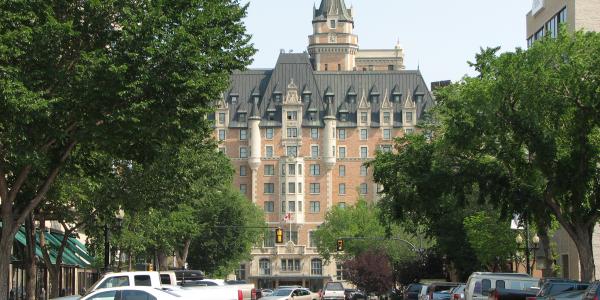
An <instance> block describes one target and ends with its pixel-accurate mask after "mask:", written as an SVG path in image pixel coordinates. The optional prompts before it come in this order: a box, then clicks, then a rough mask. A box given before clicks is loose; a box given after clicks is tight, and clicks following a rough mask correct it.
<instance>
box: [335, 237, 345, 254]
mask: <svg viewBox="0 0 600 300" xmlns="http://www.w3.org/2000/svg"><path fill="white" fill-rule="evenodd" d="M335 250H336V251H338V252H341V251H344V240H342V239H338V240H337V247H336V248H335Z"/></svg>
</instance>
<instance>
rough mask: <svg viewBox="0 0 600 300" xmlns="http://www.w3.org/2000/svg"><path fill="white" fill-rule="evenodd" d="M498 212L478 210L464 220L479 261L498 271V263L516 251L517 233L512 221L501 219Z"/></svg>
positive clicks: (470, 242) (489, 268) (507, 258)
mask: <svg viewBox="0 0 600 300" xmlns="http://www.w3.org/2000/svg"><path fill="white" fill-rule="evenodd" d="M499 219H500V214H498V213H497V212H496V213H494V212H484V211H481V212H477V213H475V214H473V215H471V216H469V217H467V218H465V220H464V226H465V229H466V231H467V237H468V240H469V244H470V245H471V247H472V248H473V250H474V251H475V254H476V255H477V259H478V260H479V262H480V263H481V264H482V265H484V266H485V267H487V269H488V271H491V272H494V271H498V267H499V266H498V264H499V263H501V262H505V261H507V260H509V259H510V258H511V257H512V256H513V255H514V254H515V252H516V250H517V245H516V242H515V237H516V234H515V233H514V232H513V230H512V229H511V228H510V221H504V222H502V221H499Z"/></svg>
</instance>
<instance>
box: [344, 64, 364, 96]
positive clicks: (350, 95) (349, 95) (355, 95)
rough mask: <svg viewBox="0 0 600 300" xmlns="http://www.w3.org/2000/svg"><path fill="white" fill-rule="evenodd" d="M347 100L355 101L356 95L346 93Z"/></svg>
mask: <svg viewBox="0 0 600 300" xmlns="http://www.w3.org/2000/svg"><path fill="white" fill-rule="evenodd" d="M363 71H364V70H363ZM348 102H350V103H355V102H356V95H348Z"/></svg>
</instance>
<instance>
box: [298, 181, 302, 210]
mask: <svg viewBox="0 0 600 300" xmlns="http://www.w3.org/2000/svg"><path fill="white" fill-rule="evenodd" d="M298 194H302V182H298ZM300 211H302V209H300Z"/></svg>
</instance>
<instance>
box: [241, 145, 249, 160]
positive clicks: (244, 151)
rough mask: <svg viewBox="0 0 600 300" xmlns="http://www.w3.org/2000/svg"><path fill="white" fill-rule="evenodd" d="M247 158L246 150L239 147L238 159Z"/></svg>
mask: <svg viewBox="0 0 600 300" xmlns="http://www.w3.org/2000/svg"><path fill="white" fill-rule="evenodd" d="M247 157H248V148H246V147H240V158H247Z"/></svg>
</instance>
